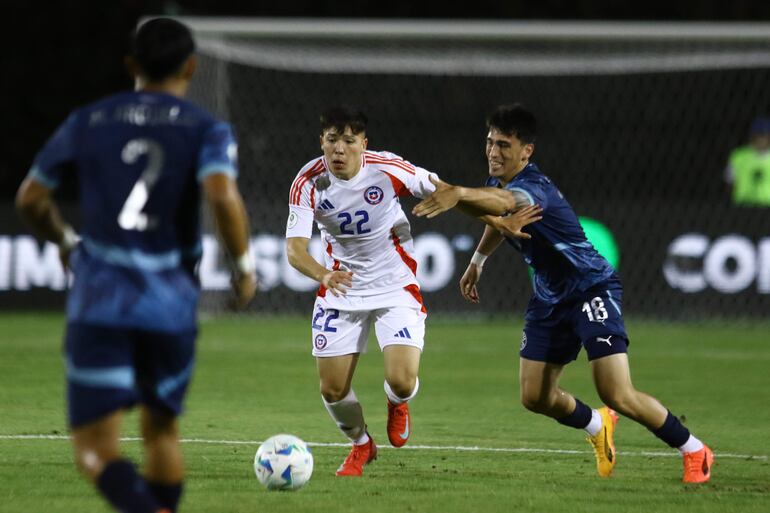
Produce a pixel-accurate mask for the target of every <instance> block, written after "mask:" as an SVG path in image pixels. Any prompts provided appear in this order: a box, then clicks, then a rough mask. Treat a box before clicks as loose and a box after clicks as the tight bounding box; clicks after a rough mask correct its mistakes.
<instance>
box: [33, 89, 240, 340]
mask: <svg viewBox="0 0 770 513" xmlns="http://www.w3.org/2000/svg"><path fill="white" fill-rule="evenodd" d="M46 150H47V151H44V152H43V153H42V154H41V158H40V161H39V162H38V163H37V164H38V166H39V167H38V169H37V170H36V173H37V174H38V175H39V176H40V177H41V178H42V179H43V180H46V181H48V182H51V183H55V182H57V181H58V179H59V175H60V174H61V173H65V172H66V169H67V166H63V165H60V164H64V163H66V164H68V165H71V166H72V167H73V168H74V169H75V170H76V172H77V178H78V187H79V192H80V204H81V206H82V207H81V208H82V228H81V232H82V237H83V241H82V248H83V251H81V252H80V253H78V254H77V255H76V258H75V259H74V261H73V262H72V265H73V267H74V269H75V271H76V273H75V274H76V276H77V277H78V278H77V280H76V283H75V285H74V287H73V290H72V293H71V295H70V301H69V304H68V316H69V318H70V320H78V321H84V322H99V323H109V324H111V325H123V326H132V327H137V328H145V329H148V328H149V329H160V330H165V331H175V330H177V329H179V328H180V327H181V326H188V327H190V326H192V325H193V323H194V317H195V307H196V304H197V297H198V291H197V287H196V286H195V283H194V282H193V281H192V280H190V277H191V274H192V272H193V269H194V267H195V263H196V262H197V259H198V258H199V256H200V254H201V245H200V232H199V230H200V228H199V225H200V213H199V198H200V187H199V180H201V179H202V178H203V177H204V176H206V174H207V172H208V170H212V171H214V170H216V171H217V172H225V173H230V174H232V175H233V176H234V175H235V167H234V162H233V160H234V157H235V142H234V139H233V136H232V132H231V130H230V127H229V125H228V124H226V123H223V122H219V121H217V120H216V119H215V118H213V117H212V116H211V115H209V114H207V113H206V112H204V111H203V110H201V109H199V108H197V107H195V106H194V105H192V104H191V103H189V102H187V101H185V100H183V99H181V98H178V97H175V96H172V95H169V94H166V93H161V92H152V91H137V92H128V93H123V94H118V95H114V96H110V97H108V98H105V99H103V100H101V101H99V102H96V103H94V104H92V105H89V106H87V107H84V108H82V109H79V110H78V111H76V112H74V113H73V114H72V115H71V116H70V118H69V119H68V120H67V122H66V123H65V124H64V125H63V126H62V128H61V129H60V130H59V132H58V133H57V134H56V135H55V137H54V138H53V139H52V140H51V141H50V143H49V146H48V147H47V148H46ZM114 283H121V284H123V285H122V286H121V287H119V288H113V289H112V297H111V300H110V301H104V297H103V294H100V293H99V291H100V290H105V287H106V288H107V289H109V288H110V287H109V285H111V284H114ZM153 291H157V293H153ZM169 291H173V292H171V293H169ZM94 298H100V300H99V301H95V300H94Z"/></svg>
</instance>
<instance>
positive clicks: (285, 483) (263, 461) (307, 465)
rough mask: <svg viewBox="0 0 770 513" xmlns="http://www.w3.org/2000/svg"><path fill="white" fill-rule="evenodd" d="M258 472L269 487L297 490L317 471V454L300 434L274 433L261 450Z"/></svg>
mask: <svg viewBox="0 0 770 513" xmlns="http://www.w3.org/2000/svg"><path fill="white" fill-rule="evenodd" d="M254 473H255V474H257V479H259V482H260V483H262V484H263V485H265V486H266V487H267V489H268V490H297V489H299V488H302V487H303V486H304V485H305V483H307V482H308V481H309V480H310V476H311V475H312V474H313V455H312V454H311V453H310V449H309V448H308V446H307V444H306V443H305V442H303V441H302V440H300V439H299V438H297V437H296V436H293V435H285V434H280V435H275V436H271V437H270V438H268V439H267V440H265V442H264V443H263V444H262V445H260V446H259V449H257V454H256V455H255V456H254Z"/></svg>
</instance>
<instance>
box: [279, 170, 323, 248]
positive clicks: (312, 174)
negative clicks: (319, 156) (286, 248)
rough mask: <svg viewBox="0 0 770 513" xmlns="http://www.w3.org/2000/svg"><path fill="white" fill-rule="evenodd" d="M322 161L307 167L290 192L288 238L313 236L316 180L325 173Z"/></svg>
mask: <svg viewBox="0 0 770 513" xmlns="http://www.w3.org/2000/svg"><path fill="white" fill-rule="evenodd" d="M323 170H324V168H323V165H322V163H321V162H320V161H316V162H315V163H313V162H311V163H310V164H307V165H305V166H304V167H303V168H302V170H300V172H299V173H298V174H297V177H296V178H295V179H294V182H292V184H291V189H290V190H289V218H288V219H287V221H286V238H289V237H302V238H305V239H309V238H310V237H311V236H312V235H313V219H314V218H315V178H316V177H317V176H318V175H320V174H321V173H322V172H323Z"/></svg>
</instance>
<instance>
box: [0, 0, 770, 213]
mask: <svg viewBox="0 0 770 513" xmlns="http://www.w3.org/2000/svg"><path fill="white" fill-rule="evenodd" d="M629 4H630V3H629V2H617V1H613V0H597V1H588V0H582V1H580V0H541V1H538V2H531V1H525V0H506V1H504V2H502V1H492V0H477V1H475V2H473V3H472V4H469V3H466V2H458V3H454V2H446V3H444V5H442V8H441V9H434V8H430V7H428V6H427V3H425V2H408V1H388V2H366V1H359V2H349V3H342V2H338V1H330V0H325V1H295V2H281V3H274V2H271V3H268V2H258V1H238V0H220V1H218V2H206V1H202V0H198V1H185V0H178V1H164V0H147V1H143V0H109V1H104V0H102V1H76V0H70V1H58V2H57V1H54V2H43V1H22V0H19V1H15V2H3V3H2V5H1V6H0V12H2V13H3V14H4V16H3V18H4V22H5V23H4V24H3V31H2V35H1V36H0V37H2V40H4V41H3V46H2V48H3V51H2V52H0V53H1V55H0V66H1V69H2V73H1V74H0V98H2V120H3V122H2V123H1V124H0V126H2V131H3V133H2V134H0V200H2V199H5V200H8V199H11V198H12V197H13V195H14V193H15V190H16V188H17V187H18V184H19V183H20V181H21V179H22V178H23V177H24V175H25V174H26V172H27V170H28V169H29V167H30V164H31V162H32V159H33V157H34V154H35V151H36V150H37V148H39V147H40V145H41V144H42V143H43V142H44V141H45V140H46V138H47V137H48V136H49V135H50V133H51V132H52V131H53V130H54V128H55V127H56V126H57V125H58V124H59V123H60V122H61V121H62V120H63V119H64V118H65V117H66V115H67V113H68V112H69V111H70V110H72V109H73V108H74V107H75V106H77V105H79V104H82V103H86V102H89V101H92V100H94V99H96V98H98V97H100V96H103V95H106V94H109V93H112V92H115V91H118V90H121V89H125V88H130V87H131V85H132V84H131V81H130V79H129V77H128V75H127V74H126V72H125V71H124V69H123V65H122V56H123V55H124V54H125V53H126V50H127V48H128V41H129V37H130V34H131V31H132V29H133V28H134V27H135V25H136V23H137V21H138V20H139V18H140V17H141V16H147V15H159V14H170V15H199V16H275V17H283V16H301V17H334V18H345V17H356V18H362V17H371V18H444V19H472V18H474V19H492V20H502V19H518V20H522V19H561V20H570V19H574V20H700V21H762V20H770V2H761V1H752V0H732V1H730V2H725V1H707V0H700V1H699V0H686V1H679V2H644V3H643V4H642V5H629Z"/></svg>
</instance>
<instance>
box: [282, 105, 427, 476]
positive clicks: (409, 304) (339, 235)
mask: <svg viewBox="0 0 770 513" xmlns="http://www.w3.org/2000/svg"><path fill="white" fill-rule="evenodd" d="M366 122H367V119H366V116H365V115H364V114H363V113H361V112H358V111H355V110H352V109H349V108H332V109H329V110H328V111H327V112H325V113H324V114H323V115H322V116H321V141H320V142H321V149H322V150H323V156H321V157H318V158H316V159H313V160H311V161H310V162H308V163H307V164H305V166H303V167H302V169H301V170H300V171H299V173H298V174H297V177H296V178H295V179H294V182H293V184H292V186H291V192H290V194H289V218H288V222H287V227H286V249H287V255H288V259H289V263H291V265H292V266H293V267H294V268H295V269H297V270H298V271H300V272H301V273H302V274H304V275H306V276H308V277H310V278H313V279H314V280H316V281H318V282H319V283H320V288H319V289H318V294H317V298H316V301H315V305H314V307H313V313H312V317H311V320H312V340H313V355H314V356H315V357H316V361H317V366H318V374H319V376H320V382H321V395H322V397H323V402H324V405H325V406H326V409H327V410H328V412H329V414H330V415H331V417H332V419H334V421H335V422H336V423H337V425H338V426H339V428H340V430H342V432H343V433H344V434H345V436H347V437H348V438H349V439H350V440H351V442H352V443H353V447H352V450H351V451H350V454H349V455H348V456H347V458H346V459H345V461H344V462H343V463H342V465H341V466H340V468H339V469H338V470H337V475H338V476H360V475H361V474H362V472H363V466H364V465H365V464H367V463H369V462H370V461H372V460H374V459H375V458H376V457H377V446H376V445H375V444H374V441H373V440H372V438H371V436H370V435H369V433H368V432H367V429H366V423H365V422H364V415H363V410H362V408H361V404H360V403H359V402H358V399H357V398H356V394H355V392H353V389H352V388H351V381H352V380H353V373H354V372H355V369H356V364H357V362H358V357H359V355H360V354H361V353H363V352H366V345H367V339H368V337H369V330H370V327H371V326H372V325H374V329H375V333H376V335H377V340H378V342H379V345H380V348H381V350H382V352H383V355H384V362H385V385H384V387H385V395H386V396H387V406H388V425H387V431H388V438H389V440H390V443H391V444H392V445H393V446H394V447H401V446H403V445H404V444H405V443H406V441H407V440H408V439H409V435H410V433H411V430H412V425H411V419H410V415H409V407H408V405H407V403H408V402H409V401H410V400H411V399H412V398H414V396H415V395H417V390H418V389H419V386H420V385H419V379H418V377H417V373H418V369H419V365H420V354H421V352H422V348H423V338H424V335H425V318H426V310H425V306H424V305H423V301H422V296H421V295H420V287H419V285H418V283H417V278H416V271H417V262H416V261H415V260H414V258H413V257H412V253H413V249H412V246H413V244H412V236H411V234H410V230H409V221H408V220H407V218H406V215H405V214H404V212H403V210H402V209H401V204H400V203H399V196H404V195H410V194H411V195H414V196H416V197H418V198H423V197H426V196H428V195H429V194H430V193H432V192H433V191H434V190H435V186H434V185H433V184H432V183H431V181H430V177H431V176H432V177H433V178H434V179H437V176H436V175H435V174H434V173H430V172H429V171H427V170H425V169H422V168H420V167H417V166H414V165H412V164H410V163H409V162H406V161H405V160H403V159H402V158H401V157H398V156H397V155H394V154H392V153H388V152H378V151H367V149H366V147H367V139H366ZM313 222H315V223H316V224H317V225H318V228H319V230H320V232H321V238H322V240H323V244H324V247H325V252H324V257H325V258H324V260H325V262H324V265H321V264H320V263H318V262H317V261H316V260H315V259H314V258H313V257H312V256H311V255H310V254H309V253H308V243H309V242H310V237H311V235H312V232H313Z"/></svg>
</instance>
